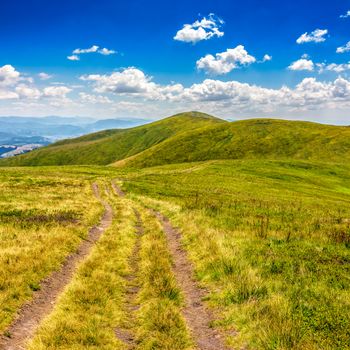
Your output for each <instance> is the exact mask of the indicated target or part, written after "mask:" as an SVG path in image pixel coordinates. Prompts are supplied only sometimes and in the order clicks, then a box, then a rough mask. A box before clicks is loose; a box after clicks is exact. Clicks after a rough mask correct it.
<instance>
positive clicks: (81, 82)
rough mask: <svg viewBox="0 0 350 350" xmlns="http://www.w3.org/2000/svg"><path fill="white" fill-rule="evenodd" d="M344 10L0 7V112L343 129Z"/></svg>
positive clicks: (343, 5) (133, 4)
mask: <svg viewBox="0 0 350 350" xmlns="http://www.w3.org/2000/svg"><path fill="white" fill-rule="evenodd" d="M349 10H350V1H337V0H335V1H320V2H318V3H317V4H316V3H315V2H314V1H292V2H288V3H287V4H286V3H285V2H282V1H264V2H261V1H244V2H239V1H228V0H226V1H223V0H217V1H203V0H202V1H183V0H180V1H176V2H166V1H141V0H129V1H111V0H108V1H107V0H99V1H95V0H94V1H80V0H75V1H55V0H54V1H33V0H32V1H30V0H29V1H26V2H23V1H16V0H14V1H12V2H9V1H7V2H3V3H2V4H1V14H0V33H1V34H0V35H1V50H0V115H34V116H44V115H49V114H55V115H77V116H79V115H81V116H93V117H97V118H107V117H147V118H151V119H156V118H160V117H164V116H166V115H169V114H172V113H175V112H179V111H183V110H188V109H197V110H202V111H205V112H209V113H212V114H215V115H217V116H221V117H226V118H233V119H240V118H249V117H280V118H288V119H304V120H314V121H319V122H328V123H334V124H350V114H349V112H350V76H349V72H350V64H349V61H350V44H349V47H346V44H347V43H348V42H350V30H349V29H350V12H349V15H348V11H349ZM298 39H299V40H298ZM297 41H298V42H297ZM337 51H338V52H337ZM74 52H75V53H74ZM67 57H69V58H70V59H68V58H67ZM40 73H45V74H40ZM39 74H40V75H39Z"/></svg>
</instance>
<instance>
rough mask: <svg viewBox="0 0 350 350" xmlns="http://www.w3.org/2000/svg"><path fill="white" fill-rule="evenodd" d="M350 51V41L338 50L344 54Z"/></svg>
mask: <svg viewBox="0 0 350 350" xmlns="http://www.w3.org/2000/svg"><path fill="white" fill-rule="evenodd" d="M348 51H350V41H348V42H347V43H346V44H345V45H344V46H340V47H338V48H337V53H344V52H348Z"/></svg>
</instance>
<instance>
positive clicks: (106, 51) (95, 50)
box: [67, 45, 117, 61]
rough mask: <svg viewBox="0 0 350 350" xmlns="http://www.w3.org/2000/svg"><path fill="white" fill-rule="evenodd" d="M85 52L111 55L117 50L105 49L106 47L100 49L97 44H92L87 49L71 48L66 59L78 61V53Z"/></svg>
mask: <svg viewBox="0 0 350 350" xmlns="http://www.w3.org/2000/svg"><path fill="white" fill-rule="evenodd" d="M87 53H99V54H101V55H103V56H109V55H113V54H115V53H117V51H115V50H110V49H107V48H106V47H104V48H102V49H100V47H99V46H98V45H92V46H91V47H89V48H87V49H75V50H73V52H72V55H71V56H67V59H69V60H71V61H79V60H80V56H79V55H83V54H87Z"/></svg>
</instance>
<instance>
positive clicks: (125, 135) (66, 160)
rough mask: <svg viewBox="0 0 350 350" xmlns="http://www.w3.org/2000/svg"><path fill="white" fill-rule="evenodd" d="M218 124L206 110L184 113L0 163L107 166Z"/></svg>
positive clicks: (58, 144) (84, 137) (55, 145)
mask: <svg viewBox="0 0 350 350" xmlns="http://www.w3.org/2000/svg"><path fill="white" fill-rule="evenodd" d="M219 123H220V124H221V123H224V121H223V120H221V119H217V118H214V117H211V116H208V115H207V114H204V113H198V112H188V113H182V114H179V115H175V116H173V117H169V118H166V119H163V120H160V121H157V122H154V123H150V124H146V125H142V126H139V127H135V128H130V129H124V130H109V131H102V132H99V133H94V134H90V135H86V136H82V137H79V138H76V139H71V140H64V141H59V142H57V143H55V144H53V145H50V146H48V147H43V148H40V149H38V150H35V151H33V152H29V153H27V154H25V155H20V156H16V157H13V158H7V159H3V160H0V166H23V165H26V166H33V165H35V166H38V165H41V166H42V165H76V164H85V165H87V164H90V165H107V164H110V163H113V162H115V161H117V160H120V159H123V158H126V157H130V156H132V155H134V154H137V153H139V152H142V151H143V150H145V149H147V148H149V147H151V146H153V145H155V144H158V143H160V142H162V141H164V140H166V139H167V138H170V137H172V136H174V135H177V134H179V133H182V132H184V131H189V130H194V129H197V128H200V127H203V126H206V125H215V124H219Z"/></svg>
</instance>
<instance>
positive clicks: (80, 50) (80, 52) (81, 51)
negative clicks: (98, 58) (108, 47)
mask: <svg viewBox="0 0 350 350" xmlns="http://www.w3.org/2000/svg"><path fill="white" fill-rule="evenodd" d="M98 48H99V47H98V46H97V45H92V46H91V47H89V48H88V49H75V50H73V55H80V54H84V53H91V52H97V50H98Z"/></svg>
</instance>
